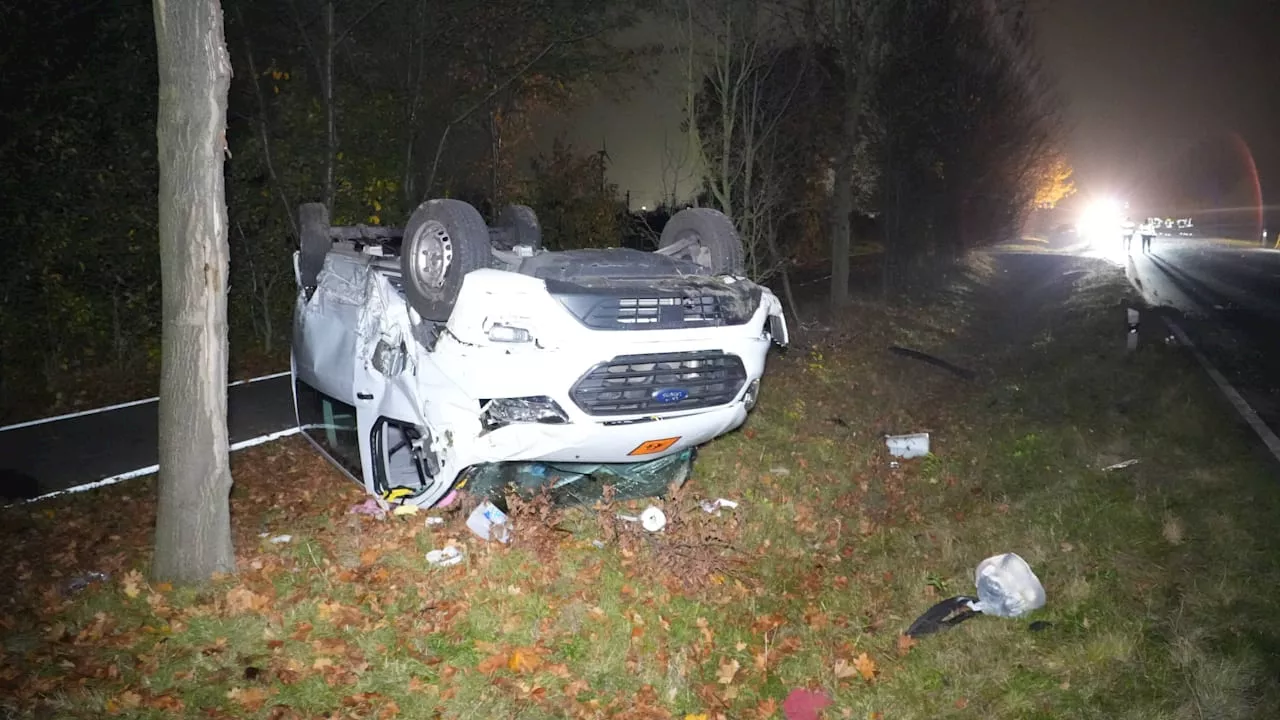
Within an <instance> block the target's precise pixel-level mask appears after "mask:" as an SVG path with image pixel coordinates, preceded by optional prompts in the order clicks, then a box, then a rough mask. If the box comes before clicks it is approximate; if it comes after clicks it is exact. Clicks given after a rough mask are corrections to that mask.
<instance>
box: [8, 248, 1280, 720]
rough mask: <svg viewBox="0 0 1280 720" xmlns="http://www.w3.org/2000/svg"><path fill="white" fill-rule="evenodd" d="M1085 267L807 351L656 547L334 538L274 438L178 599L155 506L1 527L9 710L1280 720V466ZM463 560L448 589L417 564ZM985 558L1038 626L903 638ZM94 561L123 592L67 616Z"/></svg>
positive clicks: (605, 522)
mask: <svg viewBox="0 0 1280 720" xmlns="http://www.w3.org/2000/svg"><path fill="white" fill-rule="evenodd" d="M1073 262H1074V261H1070V260H1064V259H1061V258H1054V257H1045V256H1034V257H1028V258H1024V259H1023V260H1022V261H1021V263H1022V264H1020V265H1018V266H1016V267H1014V268H1012V269H1011V271H1010V272H1009V273H1003V272H994V271H993V269H992V268H987V269H985V270H982V271H978V272H975V273H973V274H971V275H970V276H969V277H968V278H967V279H966V280H964V281H962V282H960V283H958V284H957V285H956V286H954V287H953V288H951V289H949V291H947V292H943V293H939V294H938V297H935V298H934V299H933V301H932V302H931V303H930V304H928V305H924V306H914V307H898V308H895V309H892V310H886V309H885V308H881V307H877V306H864V307H858V308H855V310H854V311H852V312H851V313H850V317H849V319H848V320H847V321H846V322H842V323H840V324H839V325H838V326H837V327H834V328H832V329H831V331H829V332H826V333H824V334H823V335H822V336H814V337H809V338H804V339H803V340H804V346H802V347H797V348H795V349H793V350H792V351H791V352H790V353H789V354H788V355H786V356H784V357H779V358H775V359H774V364H773V365H772V366H771V369H770V372H769V375H768V376H767V379H766V384H765V388H764V395H763V398H762V400H761V405H760V407H759V409H758V410H757V411H756V413H755V414H754V415H753V417H752V418H751V420H750V421H749V424H748V426H747V427H746V428H745V429H744V431H742V432H739V433H735V434H733V435H731V436H728V437H726V438H723V439H721V440H720V441H717V442H715V443H712V444H711V445H709V446H708V447H707V448H706V449H705V450H704V452H703V453H702V455H701V457H700V459H699V461H698V464H697V465H696V467H695V478H694V479H693V480H692V481H691V483H690V484H689V485H688V486H687V488H686V490H685V491H684V492H682V493H681V494H680V495H679V496H678V497H676V498H672V499H668V500H667V501H666V502H665V506H666V510H667V513H668V515H669V517H670V518H671V525H670V526H669V532H667V533H666V534H664V535H663V536H649V535H642V534H638V533H636V532H633V531H632V530H630V528H629V526H626V525H625V524H621V525H620V524H618V523H615V522H612V521H610V520H609V518H610V517H611V516H612V513H613V512H616V509H613V510H611V511H609V512H603V513H592V512H587V511H570V512H567V513H559V512H555V511H549V510H548V509H546V508H539V507H537V506H536V505H535V506H532V507H528V508H525V509H524V510H523V511H521V512H520V513H518V515H517V518H516V520H517V530H518V532H517V537H516V540H515V542H513V543H512V545H510V546H502V545H483V544H481V543H479V542H478V541H476V540H475V539H474V538H472V537H470V536H469V535H468V533H467V531H466V529H465V528H464V527H463V526H462V518H460V517H458V516H457V515H456V514H450V513H444V515H445V517H446V522H445V523H444V524H442V525H432V526H428V525H426V524H425V523H424V521H423V518H422V517H421V516H418V517H403V518H399V517H393V518H390V519H388V520H387V521H384V522H379V521H376V520H371V519H368V518H359V517H355V516H351V515H346V514H344V513H345V511H346V509H347V508H348V507H349V506H350V505H351V504H352V503H353V502H356V501H357V500H359V495H358V494H357V493H356V492H355V490H354V488H351V487H350V486H349V485H346V484H344V481H342V480H340V479H339V478H338V476H337V474H336V473H334V472H332V471H331V470H330V469H329V468H328V467H327V466H325V465H324V464H323V462H321V461H319V460H318V459H317V458H316V457H315V456H314V455H312V454H311V453H310V451H309V450H308V449H307V448H306V446H305V445H303V444H301V443H299V442H295V441H291V442H284V443H279V444H275V445H271V446H264V447H260V448H254V449H251V450H247V451H244V452H243V453H240V454H237V455H236V456H235V458H234V461H233V462H234V468H235V473H236V478H237V486H236V489H235V491H234V496H233V500H234V509H235V521H236V532H237V543H238V544H237V547H238V548H239V551H240V572H239V574H238V576H237V577H236V578H228V579H224V580H222V581H220V582H218V583H215V584H214V585H212V586H210V587H208V588H204V589H201V590H190V589H176V590H175V589H170V588H162V587H150V586H148V585H147V583H146V582H145V580H144V579H143V578H142V576H141V575H140V574H138V573H137V569H144V568H145V562H146V559H147V549H146V545H147V542H148V541H149V528H148V527H146V523H142V524H139V522H138V518H149V517H151V515H150V513H151V512H152V508H153V500H152V494H151V492H150V490H149V488H147V487H146V486H144V485H136V486H130V485H127V484H126V485H122V486H115V487H112V488H107V489H105V490H103V491H99V492H97V493H94V494H92V495H85V496H79V497H69V498H59V499H57V500H55V501H51V502H48V503H45V504H41V505H38V506H34V507H31V508H21V509H11V510H8V511H5V513H4V515H3V516H0V521H2V523H0V527H3V528H4V529H3V530H2V531H0V533H2V535H3V537H4V542H3V543H0V573H3V575H4V577H6V578H11V579H12V581H13V582H12V587H13V589H14V592H13V594H12V597H11V598H8V599H6V600H5V601H4V602H3V604H0V633H2V639H0V651H2V654H0V698H3V699H0V710H11V711H12V713H13V714H18V713H31V714H36V715H38V716H58V717H101V716H103V715H110V714H115V715H119V716H128V717H161V716H165V715H166V713H167V714H170V715H172V714H174V713H177V714H181V715H189V716H196V715H200V716H209V717H275V718H284V717H330V716H337V717H395V716H402V717H434V716H442V717H459V718H461V717H481V718H488V717H521V718H543V717H547V718H550V717H623V718H666V717H676V718H682V717H687V716H688V715H693V716H694V717H698V716H702V715H706V716H708V717H717V716H720V717H726V718H751V717H782V716H783V712H782V709H781V704H782V702H783V699H784V698H785V697H786V696H787V694H788V693H789V692H790V691H791V690H792V689H794V688H801V687H803V688H813V689H821V690H824V691H826V692H828V693H830V694H831V696H832V698H833V701H834V702H833V705H832V706H831V707H830V708H828V709H827V710H826V711H825V714H824V717H830V718H837V717H852V718H868V717H881V718H938V717H974V718H979V717H980V718H1036V717H1044V718H1072V717H1079V718H1096V717H1122V718H1124V717H1133V718H1138V717H1143V718H1148V717H1171V718H1173V717H1210V716H1212V717H1222V718H1243V717H1274V716H1275V713H1276V711H1277V709H1280V690H1278V689H1277V683H1275V678H1276V675H1277V672H1278V671H1280V660H1277V650H1278V649H1280V620H1277V618H1276V617H1275V609H1276V608H1275V607H1274V606H1275V604H1276V603H1275V602H1274V601H1272V600H1271V599H1270V596H1271V594H1272V593H1271V590H1270V588H1272V587H1274V586H1275V585H1276V584H1277V581H1280V552H1278V551H1280V537H1278V536H1280V533H1278V532H1277V531H1276V530H1275V523H1274V522H1273V517H1274V515H1275V512H1276V510H1277V506H1278V505H1280V488H1277V487H1276V486H1275V483H1274V474H1275V471H1274V468H1271V467H1269V466H1268V465H1266V464H1265V461H1264V460H1263V459H1261V458H1259V457H1257V456H1256V455H1254V454H1252V453H1251V451H1250V449H1249V448H1250V445H1249V440H1248V436H1247V435H1246V434H1245V433H1244V432H1243V431H1241V430H1239V429H1238V428H1237V427H1236V425H1235V423H1234V420H1233V419H1232V416H1231V415H1230V414H1229V413H1230V410H1229V408H1226V407H1225V405H1224V403H1223V402H1222V401H1221V400H1220V399H1219V398H1218V397H1216V396H1215V395H1214V394H1213V391H1212V389H1211V388H1210V387H1209V385H1208V383H1207V382H1206V381H1205V380H1204V379H1203V378H1202V377H1201V376H1200V375H1199V371H1198V370H1197V368H1196V367H1195V366H1194V364H1193V362H1192V361H1190V360H1189V359H1188V358H1186V357H1184V355H1183V354H1182V352H1181V351H1180V349H1178V348H1176V347H1171V346H1166V345H1164V344H1162V343H1159V342H1154V343H1152V342H1145V343H1144V345H1143V348H1142V350H1141V351H1140V352H1139V353H1137V354H1135V355H1133V356H1126V354H1125V353H1124V352H1123V334H1122V333H1123V321H1122V317H1123V314H1122V310H1121V309H1120V302H1121V301H1122V300H1123V299H1124V298H1125V297H1126V295H1127V290H1126V287H1125V285H1124V282H1123V277H1122V276H1120V275H1119V274H1118V273H1117V272H1115V271H1111V270H1102V269H1099V268H1095V267H1094V266H1080V268H1078V269H1082V270H1085V272H1084V273H1077V274H1073V275H1064V274H1063V273H1064V271H1065V270H1069V269H1071V268H1074V267H1075V265H1070V267H1068V265H1067V264H1069V263H1073ZM1005 269H1009V268H1006V267H1002V266H1001V267H996V268H994V270H996V271H999V270H1005ZM1072 286H1074V290H1073V291H1072ZM1034 298H1049V299H1050V300H1055V299H1058V298H1066V300H1065V302H1063V303H1061V304H1057V303H1053V302H1049V303H1048V304H1044V305H1041V304H1037V303H1035V302H1034V301H1033V299H1034ZM1149 339H1156V338H1149ZM891 343H897V344H902V345H909V346H912V347H917V348H920V349H924V350H935V351H939V352H945V353H946V354H947V355H948V356H949V357H952V358H958V359H960V360H962V361H963V362H964V363H966V364H969V365H970V366H971V367H974V368H975V369H977V370H978V371H979V379H978V380H977V381H975V382H973V383H960V382H959V381H956V380H955V379H954V378H951V377H950V376H947V375H945V374H943V373H941V372H939V371H937V370H935V369H932V368H929V367H927V366H921V365H918V364H915V363H913V361H909V360H902V359H899V358H895V357H893V356H890V355H888V354H886V353H884V352H883V348H884V347H885V346H886V345H888V344H891ZM914 430H929V431H930V432H931V433H932V437H933V449H934V452H935V455H934V456H933V457H930V458H928V459H924V460H918V461H912V462H908V463H903V464H902V466H901V467H897V468H894V467H891V466H890V464H889V462H888V460H889V459H888V458H887V457H885V455H884V452H883V446H882V443H881V440H880V435H881V433H883V432H897V431H914ZM1130 458H1137V459H1139V460H1140V461H1141V462H1140V463H1139V464H1137V465H1134V466H1132V467H1129V468H1127V469H1124V470H1120V471H1115V472H1103V471H1102V470H1101V468H1102V467H1105V466H1106V465H1109V464H1112V463H1114V462H1118V461H1121V460H1126V459H1130ZM700 497H701V498H716V497H728V498H733V499H736V500H738V501H740V502H741V505H740V506H739V508H738V509H737V510H734V511H724V512H722V514H721V515H720V516H719V517H715V516H712V515H708V514H706V513H704V512H702V511H701V510H700V509H698V507H697V501H698V499H699V498H700ZM548 526H555V527H557V528H559V530H563V531H568V532H561V531H557V530H551V529H548ZM282 533H287V534H289V535H291V536H292V537H291V539H290V541H289V542H286V543H278V544H275V543H271V542H270V541H269V539H270V538H271V537H274V536H277V535H278V534H282ZM263 534H265V535H266V537H261V535H263ZM594 540H602V541H603V547H597V546H596V544H594V543H593V541H594ZM450 543H454V544H458V545H460V546H462V547H463V548H464V549H465V552H466V560H465V562H464V563H462V564H461V565H458V566H455V567H451V568H432V567H429V566H427V564H426V562H425V561H424V559H423V555H424V553H425V552H426V551H427V550H430V549H432V548H436V547H440V546H443V545H445V544H450ZM1004 551H1015V552H1018V553H1019V554H1021V555H1022V556H1023V557H1024V558H1026V559H1027V560H1028V562H1030V564H1031V565H1032V567H1033V568H1035V570H1036V571H1037V573H1038V574H1039V576H1040V578H1041V580H1042V581H1043V582H1044V584H1045V587H1046V589H1047V592H1048V604H1047V606H1046V608H1044V609H1043V610H1042V611H1040V612H1038V613H1036V614H1035V615H1034V616H1032V617H1029V618H1026V619H1020V620H1000V619H996V618H977V619H974V620H971V621H970V622H968V623H966V624H964V625H961V626H959V627H958V628H956V629H954V630H951V631H949V632H947V633H945V634H942V635H938V636H931V637H928V638H924V639H921V640H920V641H918V642H917V643H915V644H913V643H911V642H906V641H903V640H902V639H901V638H900V637H899V633H900V632H901V631H902V629H904V628H905V627H906V626H907V625H908V624H909V623H910V622H911V620H912V619H914V617H915V616H916V615H918V614H919V613H920V612H922V611H923V610H924V609H926V608H927V607H928V606H929V605H931V604H932V603H934V602H936V601H937V600H938V599H941V598H942V597H946V596H948V595H953V594H959V593H967V592H970V591H971V590H972V571H973V567H974V566H975V565H976V564H977V563H978V562H979V561H980V560H982V559H983V558H985V557H987V556H989V555H994V554H997V553H1000V552H1004ZM90 570H99V571H106V572H109V573H111V579H110V580H108V581H107V582H105V583H100V584H95V585H93V586H91V587H89V588H87V589H85V590H83V591H81V592H79V593H76V594H70V595H68V594H66V593H64V592H63V591H62V589H63V588H64V587H65V585H66V582H67V580H69V579H70V578H71V577H72V576H74V575H77V574H80V573H84V572H86V571H90ZM1032 621H1044V622H1047V623H1049V626H1048V628H1047V629H1044V630H1042V631H1040V632H1031V631H1030V629H1029V628H1030V623H1031V622H1032Z"/></svg>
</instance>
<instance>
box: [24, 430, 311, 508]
mask: <svg viewBox="0 0 1280 720" xmlns="http://www.w3.org/2000/svg"><path fill="white" fill-rule="evenodd" d="M299 432H301V431H300V430H299V429H298V428H296V427H291V428H285V429H284V430H280V431H278V432H273V433H268V434H266V435H259V436H258V437H254V438H249V439H248V440H241V441H240V442H237V443H232V444H231V452H235V451H236V450H244V449H245V448H251V447H254V446H255V445H262V444H264V443H269V442H272V441H273V440H279V439H281V438H286V437H289V436H290V435H297V434H298V433H299ZM159 470H160V466H159V465H148V466H146V467H142V468H138V469H136V470H130V471H128V472H122V473H120V474H118V475H112V476H111V477H105V478H102V479H101V480H94V481H93V482H89V483H85V484H83V485H76V486H73V487H69V488H65V489H63V490H55V491H53V492H51V493H45V494H44V495H39V496H36V497H33V498H29V499H27V500H21V501H19V502H16V503H11V504H9V505H6V506H5V507H13V506H14V505H26V504H28V503H34V502H40V501H41V500H48V499H49V498H55V497H58V496H59V495H70V494H71V493H79V492H85V491H86V490H96V489H98V488H101V487H106V486H108V485H115V484H116V483H121V482H124V481H125V480H132V479H134V478H136V477H142V476H144V475H150V474H152V473H155V472H158V471H159Z"/></svg>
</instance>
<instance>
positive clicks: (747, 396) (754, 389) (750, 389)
mask: <svg viewBox="0 0 1280 720" xmlns="http://www.w3.org/2000/svg"><path fill="white" fill-rule="evenodd" d="M759 399H760V378H756V379H755V380H752V381H751V383H750V384H749V385H747V391H746V392H745V393H743V394H742V404H743V405H745V406H746V407H747V410H748V411H750V410H751V408H753V407H755V406H756V400H759Z"/></svg>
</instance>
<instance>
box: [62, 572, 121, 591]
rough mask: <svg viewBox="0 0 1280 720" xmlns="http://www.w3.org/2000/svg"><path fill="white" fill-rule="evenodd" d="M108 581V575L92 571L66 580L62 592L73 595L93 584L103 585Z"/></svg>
mask: <svg viewBox="0 0 1280 720" xmlns="http://www.w3.org/2000/svg"><path fill="white" fill-rule="evenodd" d="M110 579H111V575H110V574H108V573H104V572H98V571H96V570H93V571H90V572H87V573H84V574H83V575H77V576H75V577H73V578H71V579H70V580H68V581H67V584H66V586H65V587H64V588H63V592H64V593H65V594H67V595H74V594H76V593H78V592H80V591H81V590H84V589H85V588H87V587H89V586H90V585H93V584H94V583H104V582H106V581H108V580H110Z"/></svg>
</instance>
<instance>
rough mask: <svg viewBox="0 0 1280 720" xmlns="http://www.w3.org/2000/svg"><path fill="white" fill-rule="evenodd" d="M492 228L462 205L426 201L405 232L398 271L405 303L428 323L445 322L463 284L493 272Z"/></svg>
mask: <svg viewBox="0 0 1280 720" xmlns="http://www.w3.org/2000/svg"><path fill="white" fill-rule="evenodd" d="M491 257H492V252H491V250H490V248H489V228H488V226H487V225H485V224H484V218H482V217H480V213H479V212H477V211H476V209H475V208H474V207H472V206H471V205H469V204H467V203H465V202H462V201H461V200H428V201H426V202H424V203H422V204H421V205H419V206H418V209H417V210H414V211H413V215H411V216H410V217H409V223H408V224H407V225H405V228H404V244H403V247H402V248H401V252H400V270H401V274H402V275H403V277H404V292H405V297H406V298H407V299H408V300H409V305H410V306H411V307H413V309H414V310H417V311H418V314H419V315H421V316H422V317H424V318H427V319H428V320H437V321H441V322H443V321H445V320H448V319H449V314H450V313H451V312H453V303H454V302H455V301H456V300H457V299H458V292H459V291H460V290H461V289H462V278H463V277H465V276H466V275H467V273H469V272H471V271H472V270H478V269H480V268H485V267H489V260H490V258H491Z"/></svg>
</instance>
